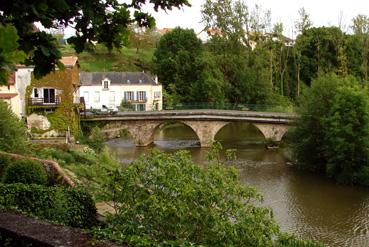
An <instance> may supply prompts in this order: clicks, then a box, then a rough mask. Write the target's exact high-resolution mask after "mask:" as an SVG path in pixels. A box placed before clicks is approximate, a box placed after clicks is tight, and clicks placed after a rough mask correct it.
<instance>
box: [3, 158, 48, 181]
mask: <svg viewBox="0 0 369 247" xmlns="http://www.w3.org/2000/svg"><path fill="white" fill-rule="evenodd" d="M2 182H3V183H6V184H12V183H23V184H42V185H46V184H47V182H48V177H47V173H46V171H45V169H44V167H43V166H42V165H41V164H40V163H38V162H36V161H33V160H16V161H14V162H13V163H11V164H10V165H8V166H7V167H6V168H5V171H4V174H3V178H2Z"/></svg>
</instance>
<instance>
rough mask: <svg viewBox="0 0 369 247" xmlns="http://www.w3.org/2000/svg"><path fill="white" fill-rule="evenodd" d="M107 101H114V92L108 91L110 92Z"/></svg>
mask: <svg viewBox="0 0 369 247" xmlns="http://www.w3.org/2000/svg"><path fill="white" fill-rule="evenodd" d="M109 102H115V92H110V94H109Z"/></svg>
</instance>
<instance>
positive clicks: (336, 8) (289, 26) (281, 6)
mask: <svg viewBox="0 0 369 247" xmlns="http://www.w3.org/2000/svg"><path fill="white" fill-rule="evenodd" d="M244 1H245V2H246V4H247V5H248V6H249V7H250V8H252V7H253V6H255V4H258V5H260V6H261V7H262V8H263V9H269V10H271V13H272V20H273V23H276V22H282V23H283V25H284V29H285V35H286V36H289V37H291V38H294V34H293V26H294V22H295V20H297V19H298V10H299V9H300V8H301V7H304V8H305V9H306V10H307V12H308V13H309V14H310V18H311V20H312V22H313V24H314V26H328V25H336V26H337V25H338V23H339V19H340V16H342V18H341V19H342V20H343V23H344V24H345V26H346V27H345V28H344V30H345V31H350V26H351V20H352V18H354V17H355V16H357V15H358V14H365V15H369V1H367V0H244ZM190 3H191V4H192V7H185V8H183V9H181V10H178V9H173V10H172V11H168V12H167V13H166V12H164V11H159V12H155V11H153V9H152V7H150V6H147V7H146V8H145V9H146V11H149V12H150V13H152V14H153V16H154V17H155V19H156V24H157V27H158V28H165V27H168V28H173V27H176V26H180V27H183V28H193V29H194V30H195V32H197V33H198V32H200V31H201V30H202V29H203V25H202V24H201V6H202V4H203V3H204V0H190ZM73 34H74V30H72V29H69V30H66V35H67V36H71V35H73Z"/></svg>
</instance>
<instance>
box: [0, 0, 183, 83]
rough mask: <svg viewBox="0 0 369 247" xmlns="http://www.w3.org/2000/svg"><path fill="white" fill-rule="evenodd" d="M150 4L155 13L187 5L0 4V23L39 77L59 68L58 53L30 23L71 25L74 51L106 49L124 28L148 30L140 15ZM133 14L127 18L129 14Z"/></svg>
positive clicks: (177, 1)
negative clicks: (11, 30)
mask: <svg viewBox="0 0 369 247" xmlns="http://www.w3.org/2000/svg"><path fill="white" fill-rule="evenodd" d="M147 2H150V3H152V4H153V6H154V9H155V10H156V11H157V10H158V9H159V8H160V9H163V10H170V9H172V8H173V7H177V8H180V7H182V6H183V5H188V6H189V5H190V4H189V2H188V0H164V1H163V0H150V1H148V0H132V1H130V3H127V2H126V1H125V2H123V3H120V1H117V0H108V1H102V0H92V1H86V0H76V1H67V0H53V1H38V2H35V1H28V2H25V1H22V0H14V1H4V0H2V1H0V23H1V24H2V25H8V24H11V25H13V26H14V27H15V28H16V30H17V32H18V35H19V40H18V43H19V48H18V50H20V51H23V52H25V53H26V54H27V56H28V59H27V60H26V61H25V63H26V64H32V65H35V69H34V74H35V76H36V77H41V76H43V75H45V74H47V73H49V72H50V71H51V70H53V69H55V66H56V65H58V66H59V67H62V66H61V63H60V62H59V59H60V57H61V53H60V51H59V50H58V48H57V43H56V40H55V38H54V37H52V35H51V34H48V33H46V32H45V31H40V30H38V29H37V28H36V27H35V25H34V23H35V22H39V23H41V25H42V26H43V27H45V28H54V27H57V26H64V27H67V26H71V25H72V26H74V28H75V29H76V36H75V37H72V38H71V39H70V40H69V42H70V43H72V44H73V45H74V47H75V49H76V51H77V52H82V51H83V50H84V49H85V47H86V44H89V43H92V42H94V41H98V42H103V43H104V44H105V45H106V46H107V47H108V49H112V48H113V47H117V48H119V47H121V46H122V45H123V43H122V37H124V36H125V31H126V29H127V26H128V25H129V24H131V23H133V22H136V23H137V24H138V25H139V26H148V27H152V26H153V25H154V19H153V17H152V16H151V15H150V14H148V13H145V12H143V11H142V10H141V9H142V6H143V5H144V4H146V3H147ZM131 12H132V13H133V15H131V14H130V13H131Z"/></svg>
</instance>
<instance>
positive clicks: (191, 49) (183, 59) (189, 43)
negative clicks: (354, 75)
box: [153, 27, 203, 102]
mask: <svg viewBox="0 0 369 247" xmlns="http://www.w3.org/2000/svg"><path fill="white" fill-rule="evenodd" d="M202 52H203V46H202V42H201V40H200V39H199V38H197V36H196V34H195V32H194V31H193V30H190V29H182V28H179V27H177V28H175V29H174V30H173V31H171V32H169V33H167V34H165V35H163V36H162V37H161V39H160V40H159V44H158V47H157V49H156V51H155V53H154V58H153V60H154V64H155V67H154V72H155V73H156V74H157V75H158V77H159V80H160V81H161V83H162V84H163V87H164V89H165V90H166V91H167V92H168V93H170V94H174V95H177V96H178V98H179V101H181V102H190V101H191V100H192V99H191V97H192V96H191V91H192V90H191V87H192V86H193V84H194V83H195V82H196V81H198V80H199V73H200V72H199V66H198V62H197V61H198V59H199V57H200V56H201V54H202ZM196 93H199V92H196Z"/></svg>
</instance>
